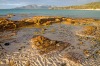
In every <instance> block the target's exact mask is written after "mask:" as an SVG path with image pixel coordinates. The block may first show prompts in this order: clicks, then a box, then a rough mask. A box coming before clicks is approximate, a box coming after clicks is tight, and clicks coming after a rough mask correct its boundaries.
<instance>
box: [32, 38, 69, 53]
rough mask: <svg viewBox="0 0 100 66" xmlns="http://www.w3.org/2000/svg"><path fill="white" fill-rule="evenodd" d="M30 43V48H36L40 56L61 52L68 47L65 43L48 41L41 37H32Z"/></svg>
mask: <svg viewBox="0 0 100 66" xmlns="http://www.w3.org/2000/svg"><path fill="white" fill-rule="evenodd" d="M31 42H32V44H31V45H32V48H36V49H37V50H38V51H39V53H40V54H45V53H52V52H54V51H55V52H57V51H62V50H64V49H65V48H67V47H68V46H70V44H69V43H67V42H61V41H56V40H50V39H48V38H46V37H43V36H37V37H34V38H32V39H31Z"/></svg>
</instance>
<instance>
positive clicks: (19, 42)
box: [0, 16, 100, 66]
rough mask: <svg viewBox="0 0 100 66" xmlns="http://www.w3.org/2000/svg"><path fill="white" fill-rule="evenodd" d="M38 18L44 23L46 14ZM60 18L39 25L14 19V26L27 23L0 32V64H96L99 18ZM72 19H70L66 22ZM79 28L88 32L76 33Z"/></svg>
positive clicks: (99, 56)
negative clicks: (44, 24) (81, 34)
mask: <svg viewBox="0 0 100 66" xmlns="http://www.w3.org/2000/svg"><path fill="white" fill-rule="evenodd" d="M39 18H41V17H40V16H39ZM52 18H54V17H52ZM27 19H28V18H27ZM36 19H37V17H36ZM41 19H43V23H45V20H44V19H46V17H45V16H44V18H43V17H42V18H41ZM66 19H67V20H66ZM2 20H5V21H4V22H5V23H9V22H6V21H10V20H7V19H1V22H3V21H2ZM54 20H55V19H54ZM62 20H63V21H60V20H59V19H56V20H55V21H57V22H59V21H60V22H59V23H53V24H50V25H49V26H47V25H46V26H39V27H37V26H36V27H35V26H31V24H30V26H29V23H28V24H27V22H28V21H27V22H24V21H14V24H15V25H17V26H18V25H20V26H27V27H21V28H20V29H18V30H13V31H12V30H11V31H9V30H8V31H3V32H0V65H3V66H4V65H8V66H9V65H10V66H99V65H100V64H99V63H100V34H99V33H100V26H99V20H94V19H84V20H85V22H84V20H83V19H82V20H83V22H81V21H80V20H81V19H72V18H62ZM47 21H48V20H47ZM51 21H52V19H51ZM72 21H74V23H70V24H67V23H68V22H72ZM77 21H79V22H77ZM4 22H3V23H4ZM32 24H33V23H32ZM41 24H42V23H41ZM41 24H40V25H41ZM20 26H18V27H20ZM87 26H88V27H87ZM81 31H83V32H84V31H86V32H87V31H90V32H89V33H88V32H87V33H85V37H84V36H80V35H77V34H76V32H81ZM86 35H88V36H95V37H96V38H93V37H87V36H86ZM5 43H6V45H5Z"/></svg>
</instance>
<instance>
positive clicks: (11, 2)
mask: <svg viewBox="0 0 100 66" xmlns="http://www.w3.org/2000/svg"><path fill="white" fill-rule="evenodd" d="M94 1H100V0H0V6H1V7H4V8H12V7H17V6H18V7H19V6H25V5H29V4H38V5H55V6H69V5H80V4H85V3H88V2H94Z"/></svg>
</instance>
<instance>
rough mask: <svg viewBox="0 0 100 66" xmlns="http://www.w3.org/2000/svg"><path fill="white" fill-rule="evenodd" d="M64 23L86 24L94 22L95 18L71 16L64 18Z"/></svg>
mask: <svg viewBox="0 0 100 66" xmlns="http://www.w3.org/2000/svg"><path fill="white" fill-rule="evenodd" d="M64 21H65V24H69V25H71V24H72V25H86V24H91V23H93V22H95V21H96V20H95V19H92V18H85V19H81V18H79V19H77V18H76V19H73V18H64Z"/></svg>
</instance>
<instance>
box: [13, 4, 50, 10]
mask: <svg viewBox="0 0 100 66" xmlns="http://www.w3.org/2000/svg"><path fill="white" fill-rule="evenodd" d="M51 7H52V6H49V5H36V4H33V5H26V6H22V7H16V8H14V9H49V8H51Z"/></svg>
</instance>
